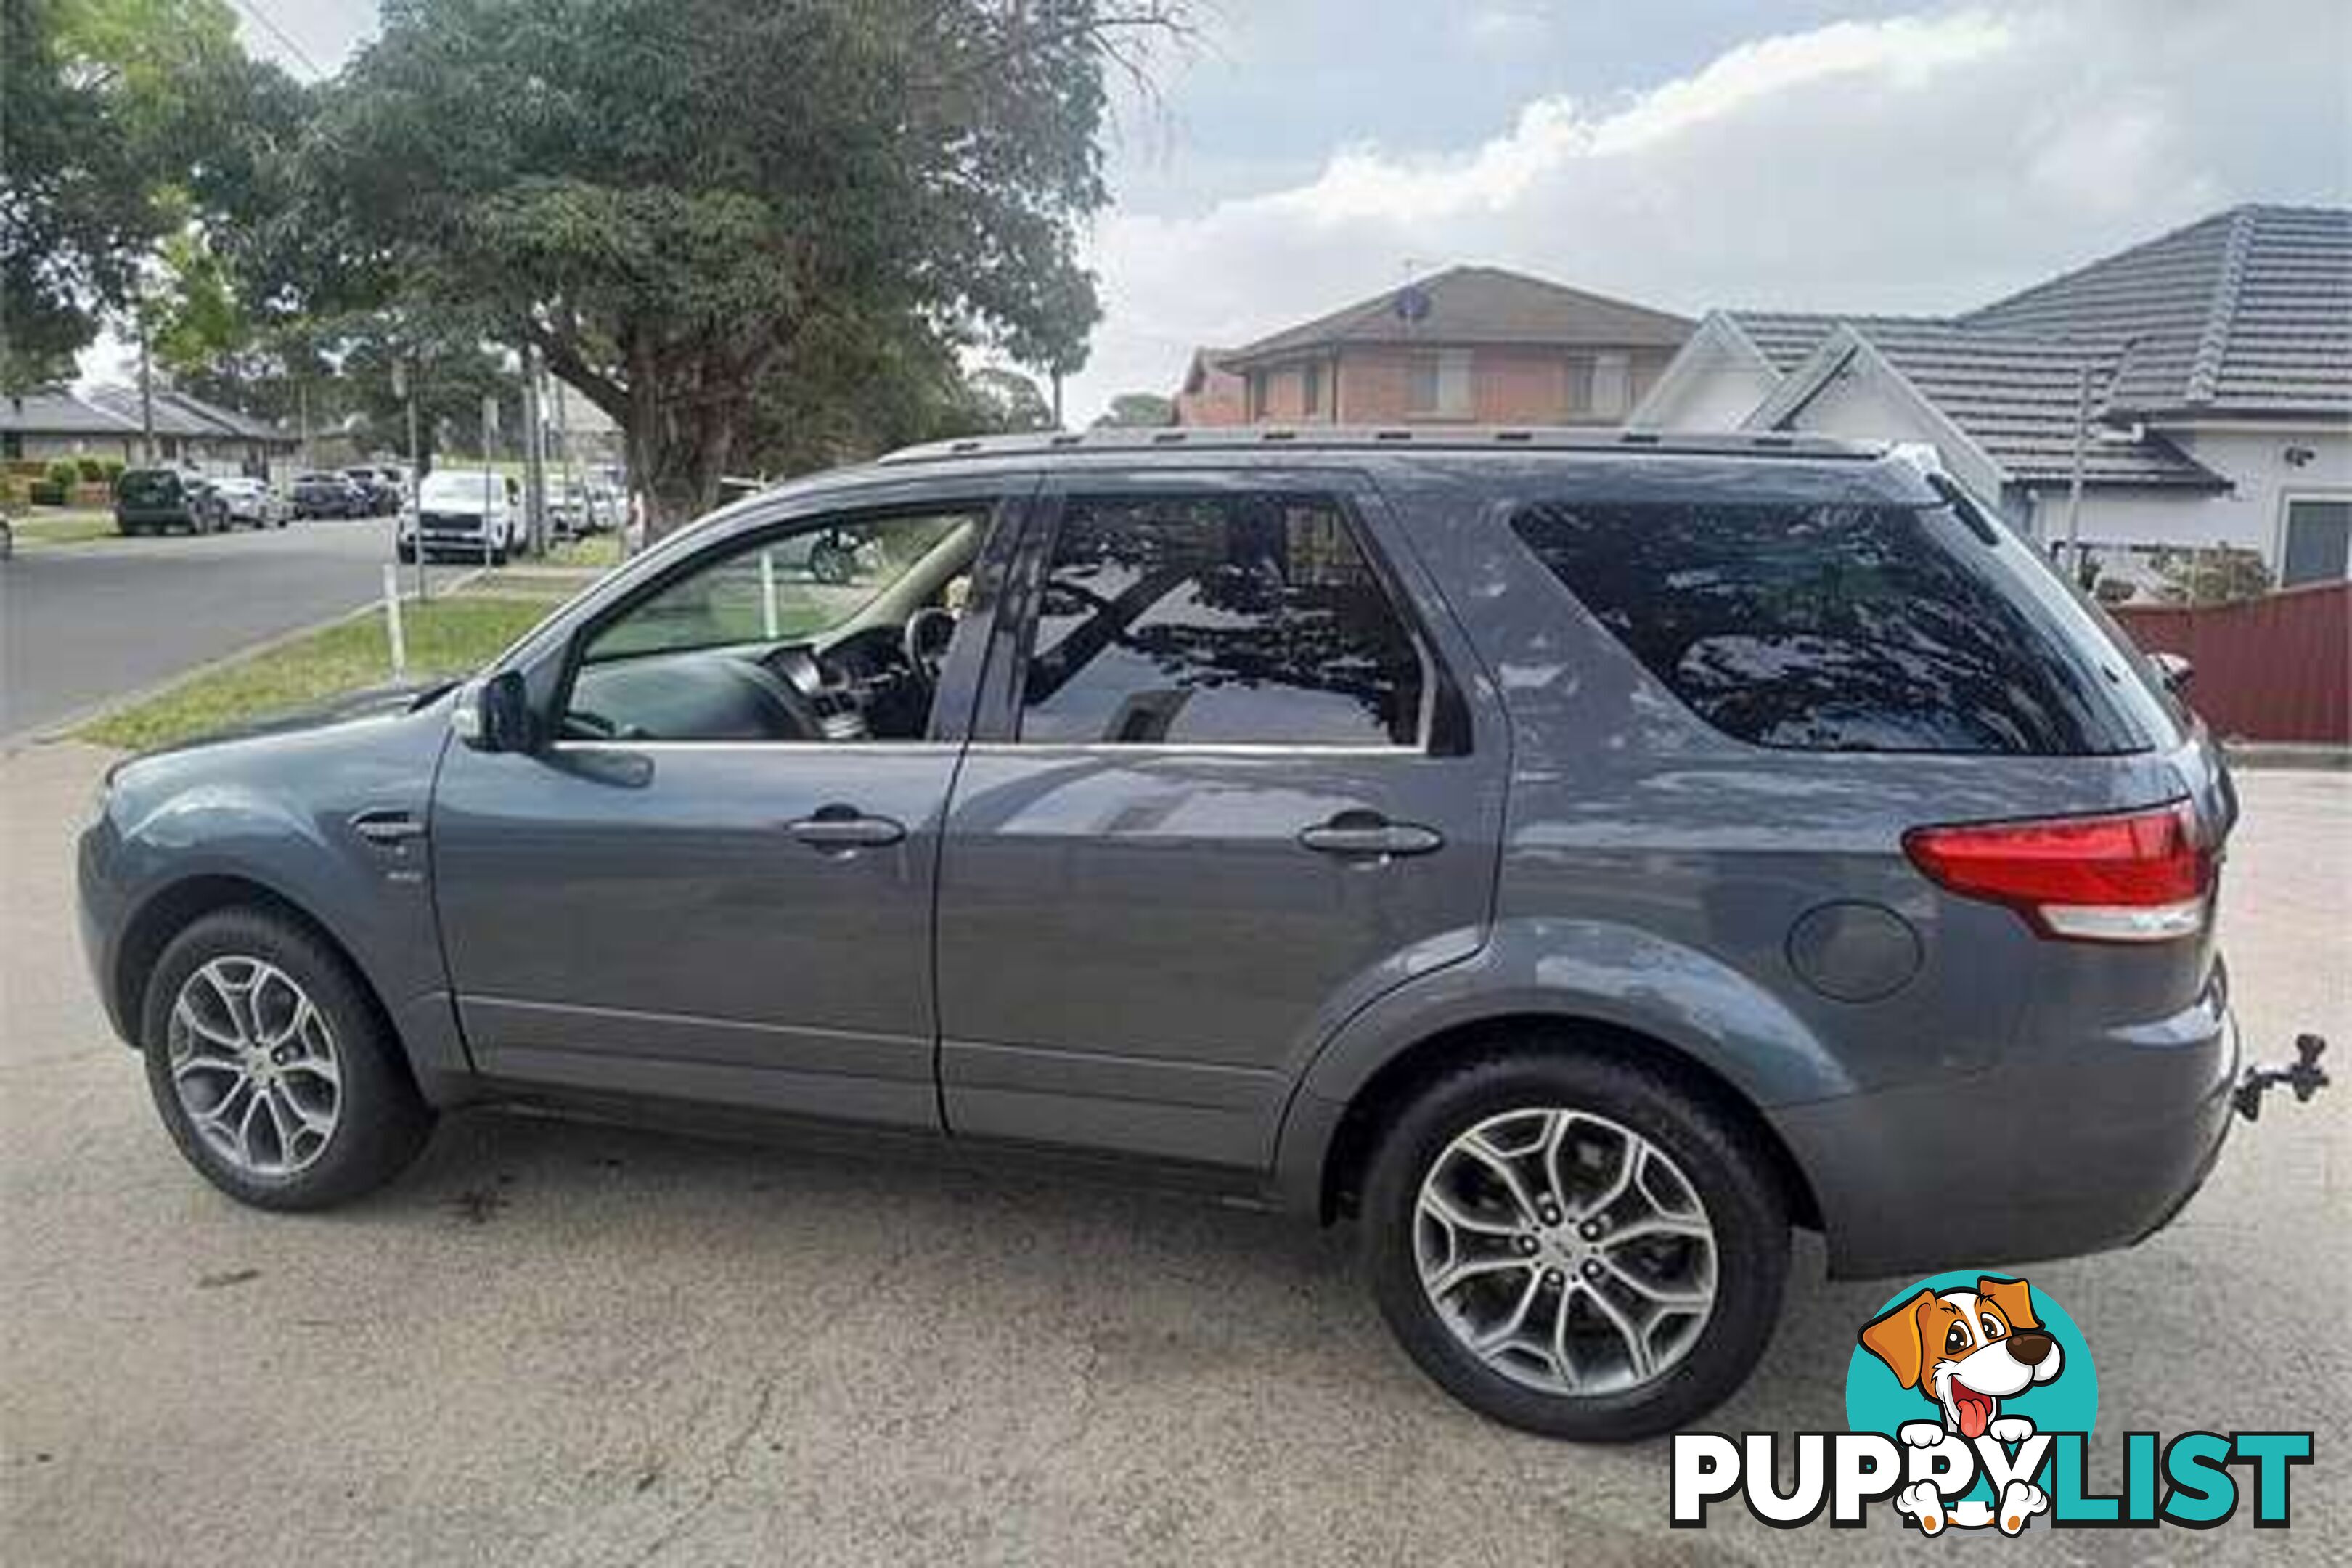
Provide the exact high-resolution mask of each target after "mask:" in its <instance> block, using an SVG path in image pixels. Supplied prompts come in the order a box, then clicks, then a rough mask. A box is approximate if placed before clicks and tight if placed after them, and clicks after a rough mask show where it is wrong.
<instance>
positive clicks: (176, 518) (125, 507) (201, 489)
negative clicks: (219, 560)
mask: <svg viewBox="0 0 2352 1568" xmlns="http://www.w3.org/2000/svg"><path fill="white" fill-rule="evenodd" d="M227 527H228V506H227V503H226V501H225V500H223V499H222V497H221V495H220V492H219V491H218V490H217V489H215V488H214V486H213V484H212V483H211V481H209V480H207V479H205V477H204V476H203V475H201V474H197V473H194V472H192V471H189V470H184V469H180V468H125V469H124V470H122V474H121V478H120V479H117V480H116V481H115V485H114V530H115V531H116V532H117V533H121V534H123V535H126V536H128V535H131V534H134V533H154V532H161V531H165V530H169V529H174V528H176V529H180V530H182V531H185V532H188V533H218V532H220V531H222V530H224V529H226V528H227Z"/></svg>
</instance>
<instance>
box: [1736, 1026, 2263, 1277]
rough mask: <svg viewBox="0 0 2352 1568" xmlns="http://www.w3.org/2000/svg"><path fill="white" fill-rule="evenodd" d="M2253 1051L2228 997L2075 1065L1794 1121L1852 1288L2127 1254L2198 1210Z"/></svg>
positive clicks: (1797, 1114)
mask: <svg viewBox="0 0 2352 1568" xmlns="http://www.w3.org/2000/svg"><path fill="white" fill-rule="evenodd" d="M2241 1058H2242V1052H2241V1049H2240V1044H2239V1039H2238V1028H2237V1023H2236V1020H2235V1019H2234V1017H2233V1016H2231V1012H2230V1009H2229V1005H2228V1002H2227V1000H2226V998H2225V996H2224V995H2223V994H2222V993H2221V989H2220V987H2219V986H2216V987H2215V988H2214V989H2213V990H2212V992H2210V994H2208V995H2207V996H2206V997H2204V998H2201V999H2200V1001H2199V1002H2198V1004H2197V1005H2194V1006H2192V1007H2190V1008H2189V1009H2187V1010H2186V1011H2184V1012H2182V1013H2180V1014H2179V1015H2176V1016H2173V1017H2170V1018H2167V1019H2163V1020H2161V1021H2159V1022H2158V1023H2155V1024H2151V1025H2145V1026H2139V1027H2137V1028H2135V1029H2132V1030H2129V1031H2126V1032H2124V1033H2121V1034H2118V1035H2116V1036H2111V1037H2106V1038H2105V1039H2102V1040H2101V1041H2099V1042H2098V1043H2097V1044H2096V1045H2095V1047H2091V1048H2089V1049H2086V1050H2084V1051H2081V1052H2078V1053H2075V1054H2074V1055H2072V1056H2067V1057H2064V1058H2057V1057H2054V1056H2053V1058H2052V1059H2048V1060H2042V1061H2024V1062H2021V1061H2015V1060H2012V1061H2011V1062H2010V1063H2009V1064H2006V1065H2004V1066H2003V1067H2001V1068H1996V1069H1994V1070H1991V1071H1988V1072H1984V1073H1979V1074H1976V1075H1973V1076H1971V1077H1969V1078H1966V1079H1956V1080H1945V1081H1942V1082H1937V1083H1932V1084H1920V1085H1913V1086H1906V1087H1904V1088H1901V1089H1886V1090H1882V1091H1879V1092H1877V1093H1872V1094H1859V1095H1850V1096H1844V1097H1842V1098H1840V1099H1837V1100H1822V1101H1818V1102H1815V1103H1812V1104H1807V1105H1798V1106H1787V1107H1782V1108H1780V1110H1775V1111H1773V1112H1772V1113H1771V1116H1770V1120H1771V1121H1772V1123H1773V1125H1774V1126H1775V1128H1776V1129H1778V1131H1780V1135H1781V1136H1782V1137H1783V1138H1784V1139H1786V1140H1787V1142H1788V1143H1789V1146H1790V1152H1792V1153H1793V1154H1794V1155H1795V1156H1796V1158H1797V1161H1798V1163H1799V1164H1800V1165H1801V1166H1802V1167H1803V1169H1804V1170H1805V1172H1806V1173H1807V1174H1808V1176H1809V1177H1810V1178H1811V1182H1812V1184H1813V1188H1814V1194H1815V1196H1816V1197H1817V1198H1818V1199H1819V1200H1820V1203H1821V1208H1822V1222H1823V1229H1824V1231H1825V1233H1826V1238H1827V1241H1828V1244H1829V1253H1830V1270H1831V1272H1832V1274H1835V1275H1839V1276H1841V1277H1857V1276H1870V1275H1881V1274H1912V1275H1916V1274H1925V1273H1931V1272H1934V1271H1936V1270H1938V1269H1943V1268H1976V1267H1981V1266H1988V1265H1993V1264H2005V1263H2022V1262H2027V1261H2030V1260H2032V1259H2035V1258H2063V1257H2071V1256H2074V1255H2077V1254H2081V1253H2086V1252H2097V1251H2100V1250H2103V1249H2105V1248H2107V1247H2122V1246H2126V1245H2128V1244H2130V1243H2132V1242H2135V1241H2137V1240H2139V1239H2141V1238H2142V1237H2147V1236H2148V1235H2150V1234H2152V1233H2153V1232H2155V1231H2156V1230H2158V1229H2160V1228H2161V1227H2162V1226H2164V1225H2165V1224H2166V1223H2167V1222H2168V1221H2169V1220H2170V1219H2171V1218H2172V1216H2173V1215H2176V1214H2178V1213H2179V1211H2180V1209H2181V1208H2182V1207H2183V1206H2184V1205H2186V1204H2187V1203H2188V1202H2189V1198H2190V1197H2191V1196H2192V1195H2194V1194H2195V1193H2196V1191H2197V1189H2198V1187H2199V1186H2200V1184H2202V1183H2203V1182H2204V1180H2205V1177H2206V1175H2207V1173H2209V1172H2210V1171H2211V1169H2212V1168H2213V1164H2214V1163H2215V1161H2216V1160H2217V1159H2218V1158H2219V1157H2220V1154H2221V1142H2222V1140H2223V1139H2224V1138H2225V1137H2226V1136H2227V1135H2228V1132H2229V1127H2230V1121H2231V1089H2233V1087H2234V1086H2235V1085H2236V1082H2237V1079H2238V1075H2239V1069H2240V1067H2241Z"/></svg>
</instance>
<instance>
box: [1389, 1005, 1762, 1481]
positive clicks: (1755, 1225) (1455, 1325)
mask: <svg viewBox="0 0 2352 1568" xmlns="http://www.w3.org/2000/svg"><path fill="white" fill-rule="evenodd" d="M1363 1220H1364V1226H1365V1235H1364V1245H1365V1251H1366V1257H1367V1262H1368V1265H1369V1267H1370V1273H1371V1278H1372V1289H1373V1293H1374V1296H1375V1298H1376V1299H1377V1300H1378V1301H1379V1304H1380V1308H1381V1315H1382V1316H1383V1317H1384V1318H1386V1319H1387V1320H1388V1323H1389V1326H1390V1328H1391V1330H1393V1331H1394V1332H1395V1333H1396V1335H1397V1338H1398V1339H1399V1341H1401V1342H1402V1344H1403V1345H1404V1348H1405V1350H1406V1351H1407V1352H1409V1353H1410V1354H1411V1355H1412V1358H1413V1360H1414V1361H1415V1362H1417V1363H1420V1365H1421V1367H1422V1369H1423V1371H1424V1372H1426V1373H1429V1374H1430V1376H1432V1377H1433V1378H1434V1379H1435V1380H1436V1381H1437V1382H1438V1383H1439V1384H1441V1385H1443V1386H1444V1388H1445V1389H1446V1390H1447V1391H1448V1392H1449V1393H1451V1394H1454V1396H1455V1397H1456V1398H1458V1399H1460V1400H1462V1401H1463V1403H1465V1404H1466V1405H1469V1406H1471V1407H1472V1408H1473V1409H1475V1410H1477V1411H1479V1412H1480V1413H1482V1414H1484V1415H1489V1416H1491V1417H1493V1418H1494V1419H1496V1420H1497V1421H1502V1422H1505V1423H1507V1424H1508V1425H1510V1426H1518V1427H1523V1428H1525V1429H1527V1430H1528V1431H1532V1432H1539V1433H1542V1434H1544V1435H1546V1436H1555V1437H1570V1438H1577V1439H1581V1440H1589V1441H1619V1440H1624V1439H1629V1438H1634V1437H1643V1436H1651V1435H1653V1434H1655V1433H1659V1432H1664V1431H1671V1430H1673V1429H1674V1428H1675V1427H1677V1426H1683V1425H1685V1423H1687V1422H1688V1421H1689V1420H1691V1419H1692V1418H1693V1417H1695V1416H1696V1415H1699V1414H1701V1413H1702V1412H1704V1411H1706V1410H1707V1409H1709V1408H1711V1407H1712V1406H1714V1405H1717V1403H1719V1402H1720V1401H1722V1400H1723V1399H1724V1398H1725V1397H1727V1395H1729V1394H1731V1393H1732V1392H1733V1391H1734V1390H1735V1389H1737V1388H1738V1386H1739V1384H1741V1383H1742V1382H1744V1381H1745V1380H1746V1379H1747V1376H1748V1373H1749V1371H1750V1370H1751V1369H1753V1367H1754V1366H1755V1364H1756V1362H1757V1359H1758V1358H1759V1356H1761V1355H1762V1354H1763V1352H1764V1347H1765V1344H1766V1343H1767V1342H1768V1341H1769V1339H1770V1337H1771V1331H1772V1325H1773V1322H1774V1321H1775V1319H1776V1318H1777V1316H1778V1314H1779V1311H1780V1291H1781V1286H1782V1284H1783V1282H1784V1280H1785V1279H1786V1276H1787V1273H1788V1255H1789V1220H1788V1207H1787V1198H1786V1195H1785V1194H1783V1193H1782V1191H1781V1189H1780V1182H1779V1180H1778V1177H1777V1174H1776V1173H1775V1171H1774V1169H1773V1165H1772V1163H1771V1161H1770V1160H1769V1157H1767V1155H1766V1154H1765V1153H1764V1152H1763V1151H1762V1150H1761V1149H1759V1147H1758V1146H1757V1144H1756V1142H1755V1139H1754V1137H1753V1135H1752V1134H1751V1133H1749V1132H1748V1130H1747V1129H1746V1128H1745V1127H1744V1126H1743V1125H1742V1124H1741V1123H1740V1122H1739V1121H1738V1120H1737V1119H1736V1118H1735V1117H1732V1116H1730V1115H1728V1114H1727V1113H1726V1112H1725V1111H1723V1110H1720V1109H1718V1108H1717V1107H1716V1106H1715V1105H1713V1104H1711V1103H1710V1102H1708V1101H1707V1100H1705V1099H1703V1098H1702V1097H1700V1096H1698V1095H1696V1094H1694V1093H1692V1092H1690V1091H1689V1090H1688V1089H1685V1087H1684V1086H1683V1085H1681V1084H1680V1083H1678V1082H1676V1081H1675V1080H1674V1079H1671V1078H1668V1077H1666V1076H1664V1075H1660V1074H1656V1073H1654V1072H1652V1071H1650V1070H1648V1069H1646V1068H1642V1067H1640V1066H1637V1065H1634V1064H1633V1063H1630V1062H1627V1061H1623V1060H1621V1059H1618V1058H1614V1057H1611V1056H1607V1055H1602V1054H1598V1053H1588V1052H1585V1051H1581V1050H1580V1049H1578V1048H1577V1047H1576V1045H1575V1043H1574V1042H1573V1041H1572V1040H1560V1041H1557V1042H1552V1041H1546V1042H1538V1043H1534V1044H1531V1045H1530V1047H1528V1048H1523V1049H1517V1050H1511V1051H1506V1052H1499V1053H1496V1054H1491V1055H1486V1056H1482V1057H1479V1058H1474V1059H1472V1060H1470V1061H1468V1062H1465V1064H1464V1065H1463V1066H1461V1067H1459V1068H1454V1070H1452V1071H1450V1072H1448V1073H1446V1074H1445V1075H1444V1076H1443V1077H1442V1078H1440V1079H1437V1080H1435V1081H1434V1082H1433V1083H1432V1084H1430V1085H1429V1086H1428V1087H1427V1088H1426V1089H1424V1090H1423V1092H1422V1093H1420V1094H1419V1095H1418V1096H1417V1097H1415V1098H1414V1099H1413V1100H1412V1101H1411V1102H1410V1103H1409V1104H1407V1105H1406V1106H1405V1107H1404V1108H1403V1110H1402V1112H1401V1113H1399V1114H1398V1115H1397V1116H1396V1118H1395V1119H1394V1121H1392V1123H1391V1126H1390V1127H1389V1129H1388V1131H1387V1134H1386V1136H1385V1138H1384V1139H1383V1140H1382V1142H1381V1144H1380V1146H1379V1148H1378V1150H1377V1152H1375V1154H1374V1156H1373V1160H1372V1165H1371V1169H1370V1173H1369V1178H1368V1180H1367V1182H1366V1184H1365V1188H1364V1201H1363Z"/></svg>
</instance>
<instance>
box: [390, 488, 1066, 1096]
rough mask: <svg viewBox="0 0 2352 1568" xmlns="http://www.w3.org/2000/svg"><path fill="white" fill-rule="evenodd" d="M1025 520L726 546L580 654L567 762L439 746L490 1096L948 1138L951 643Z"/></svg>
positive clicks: (936, 510)
mask: <svg viewBox="0 0 2352 1568" xmlns="http://www.w3.org/2000/svg"><path fill="white" fill-rule="evenodd" d="M1021 488H1026V487H1025V481H1024V483H1023V485H1022V487H1021ZM1019 509H1020V500H1019V498H1018V497H1017V496H1016V495H1015V494H1013V493H1012V487H1011V482H1010V481H1008V483H1007V487H1006V488H1005V489H1003V490H1002V491H1000V493H996V494H990V493H987V492H986V491H982V492H978V493H971V492H961V493H957V494H952V495H944V496H936V497H934V496H928V495H926V496H920V497H915V498H909V499H904V500H895V501H892V500H880V501H877V500H872V499H871V498H868V499H867V500H864V501H861V502H860V503H859V504H857V505H856V506H855V507H854V508H850V509H845V510H842V509H839V507H838V503H836V510H828V511H815V512H806V513H804V514H803V515H801V516H799V517H796V518H792V519H790V520H786V521H777V522H775V523H774V524H773V525H772V526H765V527H755V528H753V529H751V530H749V531H746V530H744V529H741V528H738V529H735V530H730V531H729V536H728V537H725V538H722V539H720V540H718V541H715V542H713V543H711V544H710V545H709V546H706V547H705V548H703V549H701V550H699V551H698V552H694V553H693V554H692V555H691V556H690V557H688V558H687V559H684V560H682V561H680V562H679V563H677V565H676V566H674V567H672V568H671V569H670V570H668V571H667V572H664V573H662V574H659V575H658V576H657V577H656V578H654V579H652V580H650V581H649V582H648V583H646V584H644V585H643V587H642V588H641V589H639V590H638V591H635V592H633V593H631V594H630V595H627V596H625V598H623V599H622V600H621V601H620V602H618V603H617V604H616V605H614V606H613V607H612V608H610V609H609V610H606V611H604V612H601V613H599V614H598V615H597V616H595V617H594V618H593V619H592V620H590V621H588V622H587V623H586V624H584V625H583V626H582V627H581V628H580V629H579V630H578V631H577V632H576V633H575V634H574V635H573V636H572V638H571V639H570V641H569V644H568V645H567V647H566V649H565V651H564V654H563V656H562V657H563V658H564V659H565V668H564V669H563V670H562V672H561V673H560V674H559V675H557V676H556V677H555V678H554V685H553V690H554V697H553V699H552V702H551V706H550V708H549V710H548V711H549V714H550V717H551V724H552V727H553V731H554V734H553V738H552V739H551V740H550V741H549V742H546V743H544V744H543V745H541V747H540V748H539V749H538V750H536V751H534V752H528V753H512V752H496V753H486V752H476V751H472V750H469V749H467V748H466V747H464V746H462V745H454V744H453V745H452V746H451V747H450V748H449V751H448V753H447V757H446V761H445V763H443V766H442V771H441V776H440V779H439V782H438V784H437V787H436V795H435V801H434V815H433V821H432V825H431V839H432V846H433V856H434V868H435V883H436V900H437V904H438V908H439V910H440V916H441V924H442V932H443V940H444V942H445V945H446V952H447V958H448V965H449V972H450V974H451V976H452V980H453V984H454V988H455V990H456V992H457V1001H458V1006H459V1008H460V1012H461V1017H462V1021H463V1025H464V1027H465V1032H466V1037H467V1043H468V1045H469V1047H471V1049H472V1050H473V1052H474V1055H475V1059H476V1063H477V1065H478V1068H480V1069H481V1070H482V1071H483V1072H484V1073H486V1074H488V1075H489V1076H492V1077H494V1078H499V1079H507V1080H510V1081H516V1082H522V1083H531V1084H545V1085H553V1086H562V1087H565V1088H571V1089H592V1090H611V1091H618V1092H624V1093H628V1094H633V1095H652V1096H660V1097H667V1098H672V1099H680V1100H706V1101H712V1102H722V1103H726V1104H729V1105H734V1106H742V1107H751V1108H759V1109H766V1110H782V1111H789V1112H796V1113H805V1114H813V1115H820V1116H827V1117H845V1118H850V1119H854V1120H859V1121H875V1122H884V1123H893V1124H898V1125H906V1126H915V1127H934V1126H936V1125H937V1123H938V1120H939V1118H938V1112H937V1096H936V1091H935V1089H934V1075H933V1065H932V1055H933V1048H934V1039H935V1034H934V1029H935V1022H936V1021H935V1017H934V1010H933V1006H932V990H931V983H930V977H931V947H930V931H931V884H932V876H933V871H934V868H935V863H936V858H937V855H938V847H939V833H940V818H941V816H942V813H943V810H944V807H945V804H946V801H947V796H948V789H949V784H950V780H951V778H952V776H953V773H954V769H955V765H956V760H957V757H958V755H959V753H960V752H961V743H962V737H963V733H964V729H965V725H966V723H967V721H968V719H969V713H970V692H971V677H970V675H969V674H968V673H965V671H966V668H967V667H969V666H971V665H972V664H974V663H975V662H976V661H977V659H978V658H979V657H980V655H979V653H978V651H977V648H976V647H971V646H967V645H972V644H975V643H976V641H977V632H978V625H977V621H975V622H974V624H973V626H972V628H971V629H972V635H971V636H967V635H966V634H965V632H964V631H963V630H962V629H961V626H960V624H959V623H958V621H957V620H956V618H955V617H956V616H958V614H959V612H961V610H962V609H963V608H964V607H965V604H966V599H967V593H968V588H969V584H970V582H971V574H972V570H973V567H974V564H975V563H976V562H978V561H979V560H980V559H981V558H982V552H984V551H985V550H987V549H989V548H992V546H991V545H990V544H989V540H990V539H991V537H992V534H995V533H997V531H1001V530H1009V529H1010V528H1012V527H1013V526H1014V525H1015V523H1016V522H1017V517H1016V515H1015V514H1016V513H1017V512H1018V510H1019ZM819 544H821V545H822V547H823V551H824V552H830V553H826V554H825V555H824V565H825V567H826V570H825V571H824V572H823V573H822V574H819V573H817V572H815V571H814V570H813V569H812V554H813V549H812V546H813V545H819ZM910 622H914V623H918V626H919V629H918V635H917V636H916V637H911V638H910V637H908V625H909V623H910ZM959 689H960V690H961V692H962V693H963V694H964V695H963V698H962V700H961V704H959V703H958V702H957V701H956V700H953V699H941V698H937V697H936V696H935V694H936V693H938V692H940V691H943V690H944V691H955V690H959Z"/></svg>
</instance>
